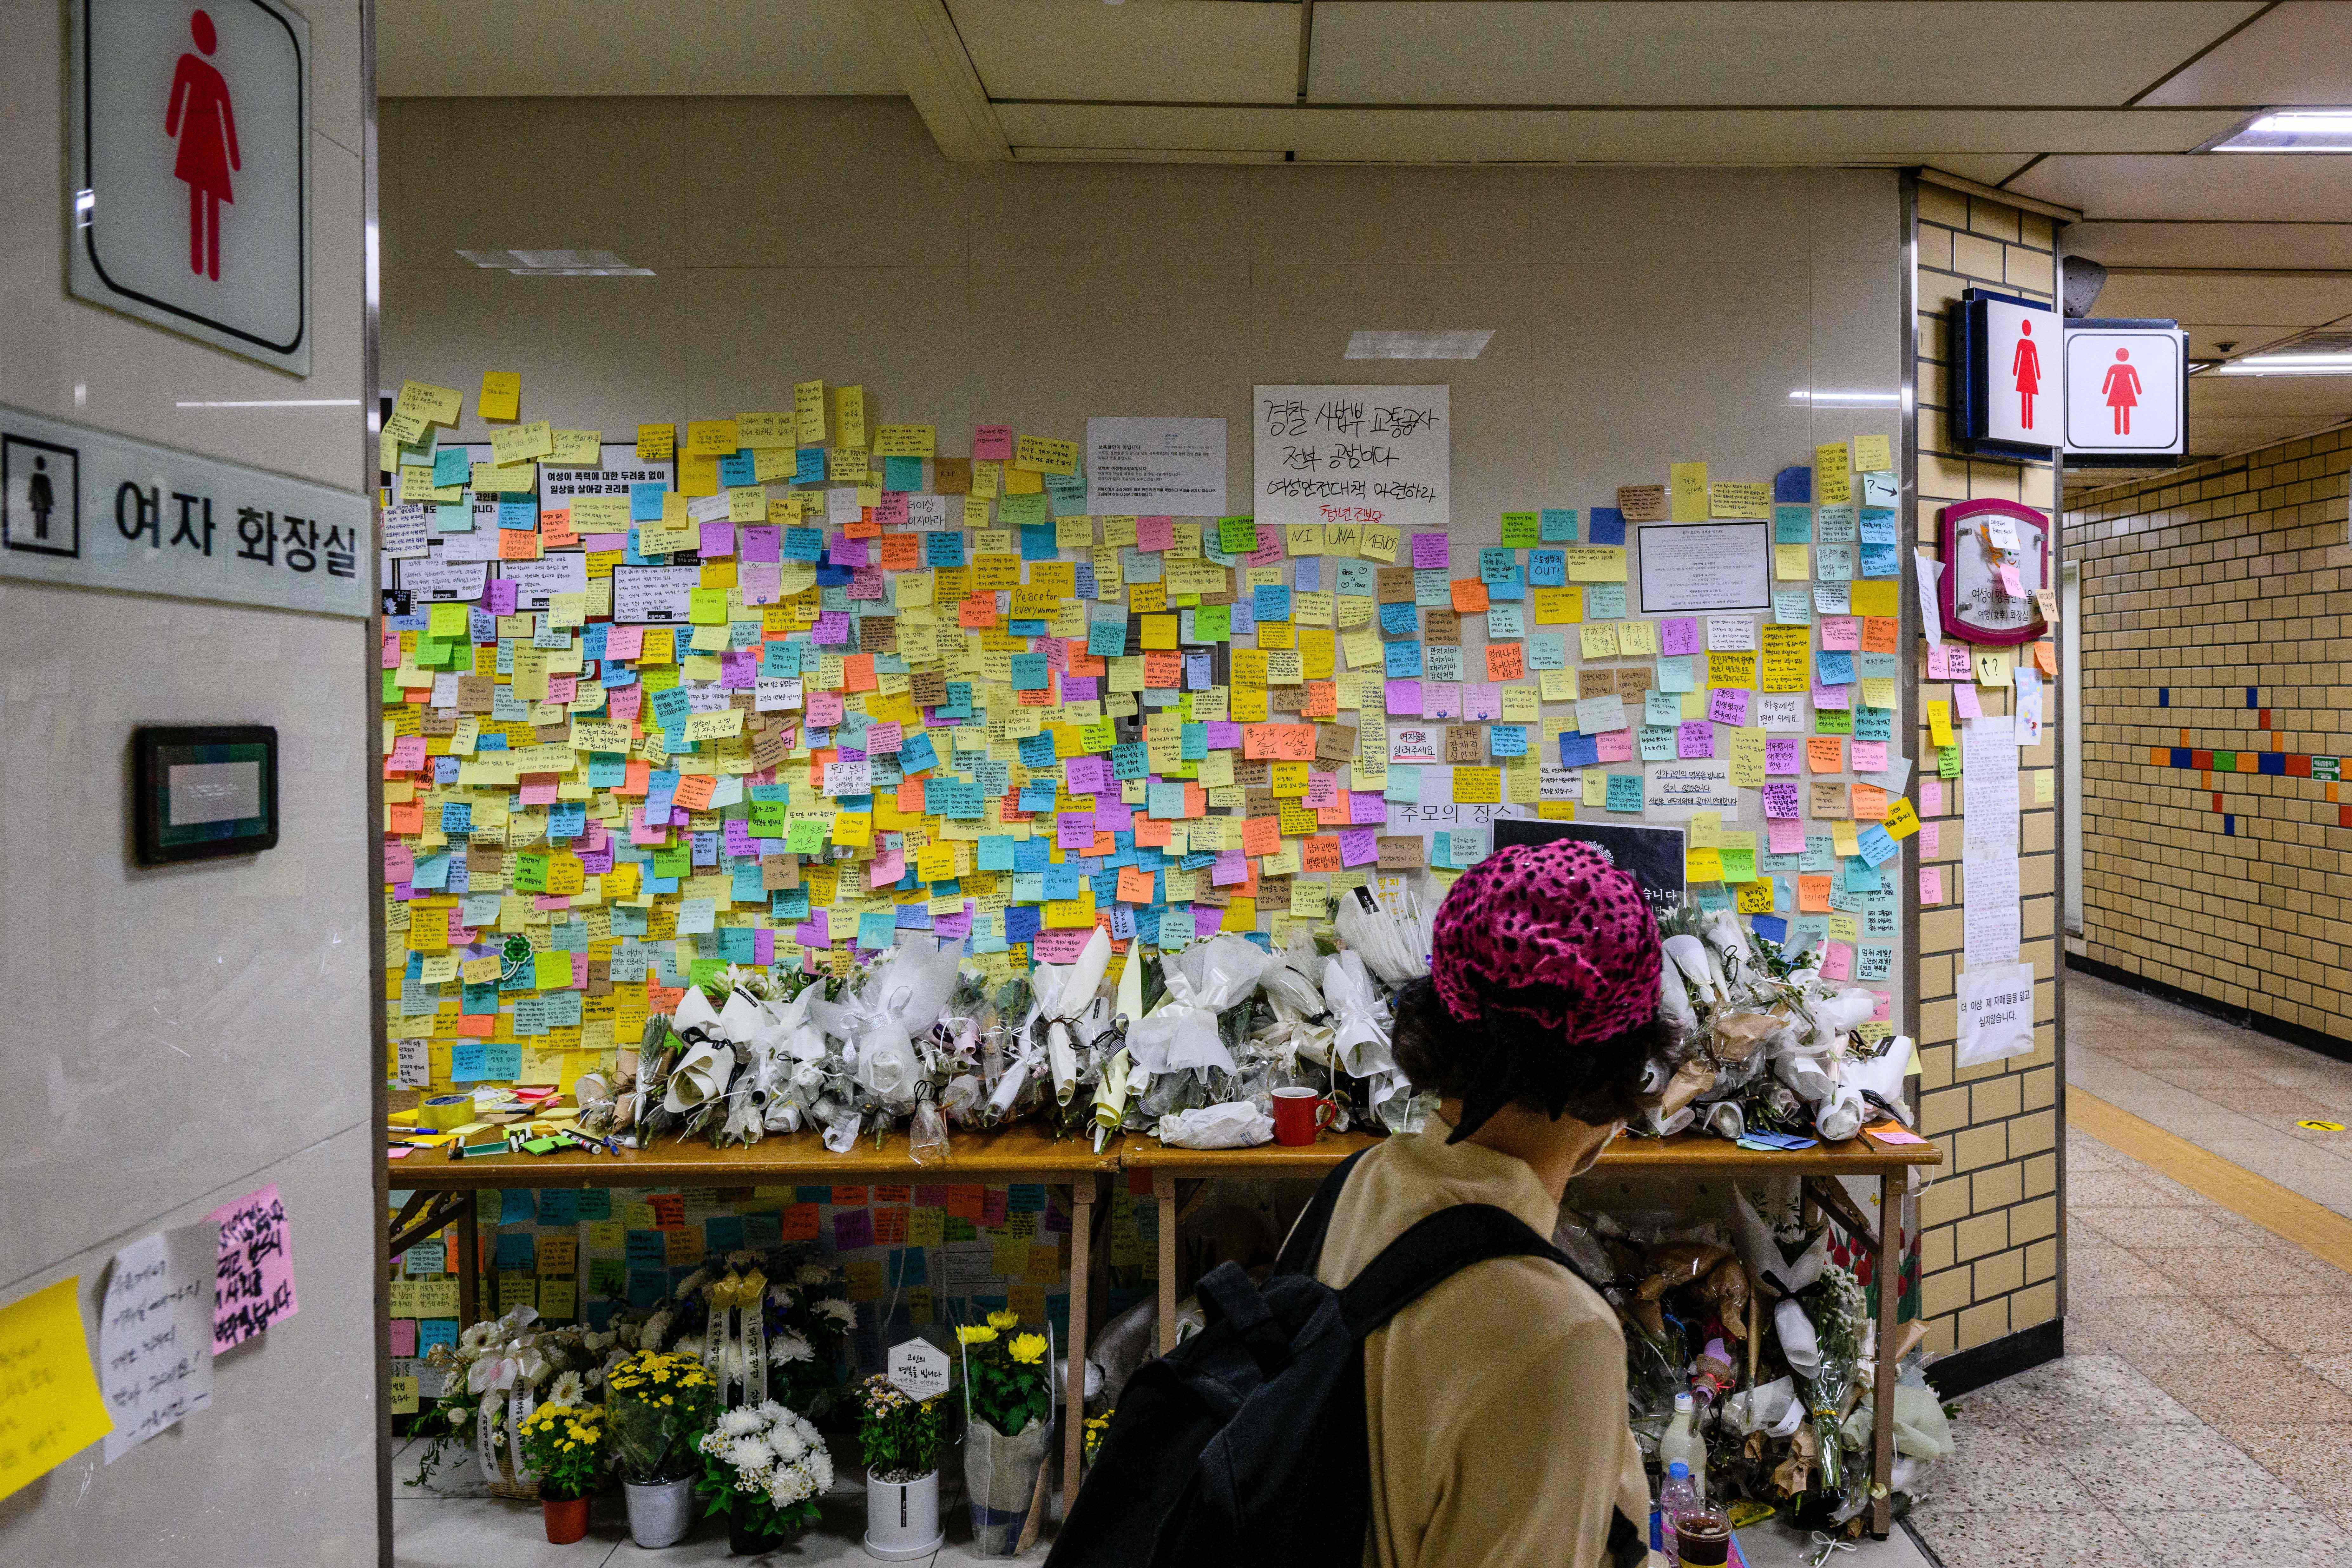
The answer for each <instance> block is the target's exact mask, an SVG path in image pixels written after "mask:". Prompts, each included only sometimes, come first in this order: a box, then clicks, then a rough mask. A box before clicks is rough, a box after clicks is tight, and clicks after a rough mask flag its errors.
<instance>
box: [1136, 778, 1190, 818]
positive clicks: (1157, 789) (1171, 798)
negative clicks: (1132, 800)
mask: <svg viewBox="0 0 2352 1568" xmlns="http://www.w3.org/2000/svg"><path fill="white" fill-rule="evenodd" d="M1144 810H1145V811H1147V812H1148V813H1150V815H1151V816H1153V817H1155V818H1157V819H1159V820H1160V821H1162V822H1178V821H1181V820H1182V819H1183V816H1184V786H1183V785H1182V784H1161V783H1158V782H1154V783H1151V784H1146V785H1145V786H1144Z"/></svg>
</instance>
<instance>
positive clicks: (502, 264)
mask: <svg viewBox="0 0 2352 1568" xmlns="http://www.w3.org/2000/svg"><path fill="white" fill-rule="evenodd" d="M457 254H458V255H460V256H462V257H464V258H466V259H467V260H468V261H470V262H472V263H473V264H474V265H475V266H477V267H487V268H489V269H490V270H491V271H493V272H511V273H513V274H514V275H515V276H516V277H518V278H650V277H652V276H653V275H654V269H653V268H650V267H632V266H630V265H629V264H628V263H627V262H625V261H624V260H622V259H621V258H619V257H617V256H615V255H614V254H613V253H612V252H611V251H609V250H461V251H459V252H457Z"/></svg>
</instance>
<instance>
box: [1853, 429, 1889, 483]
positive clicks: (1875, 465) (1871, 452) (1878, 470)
mask: <svg viewBox="0 0 2352 1568" xmlns="http://www.w3.org/2000/svg"><path fill="white" fill-rule="evenodd" d="M1853 466H1854V468H1856V469H1858V470H1859V471H1861V472H1863V473H1865V474H1886V473H1892V472H1894V471H1895V448H1894V443H1893V442H1892V441H1891V440H1890V439H1888V438H1887V437H1885V436H1856V437H1854V438H1853Z"/></svg>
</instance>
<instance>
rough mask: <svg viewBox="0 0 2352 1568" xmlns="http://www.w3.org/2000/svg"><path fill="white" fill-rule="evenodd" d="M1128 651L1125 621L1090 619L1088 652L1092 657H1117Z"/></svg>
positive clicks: (1088, 623) (1088, 655) (1088, 625)
mask: <svg viewBox="0 0 2352 1568" xmlns="http://www.w3.org/2000/svg"><path fill="white" fill-rule="evenodd" d="M1126 652H1127V623H1126V622H1125V621H1088V622H1087V657H1089V658H1118V657H1120V656H1121V655H1123V654H1125V653H1126Z"/></svg>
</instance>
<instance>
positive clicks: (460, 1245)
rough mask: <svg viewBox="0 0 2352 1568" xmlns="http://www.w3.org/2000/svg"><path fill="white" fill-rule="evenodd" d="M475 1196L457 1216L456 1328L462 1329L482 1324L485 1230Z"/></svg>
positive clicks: (469, 1194)
mask: <svg viewBox="0 0 2352 1568" xmlns="http://www.w3.org/2000/svg"><path fill="white" fill-rule="evenodd" d="M473 1195H474V1194H471V1193H467V1194H466V1197H467V1204H466V1206H465V1207H464V1208H462V1209H460V1210H459V1211H458V1212H457V1326H458V1327H459V1328H461V1329H463V1328H467V1327H470V1326H471V1325H473V1324H475V1323H478V1322H480V1321H481V1313H480V1310H479V1309H480V1306H481V1295H482V1226H481V1221H480V1220H479V1219H478V1217H476V1211H475V1207H474V1204H473V1202H472V1199H473Z"/></svg>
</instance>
